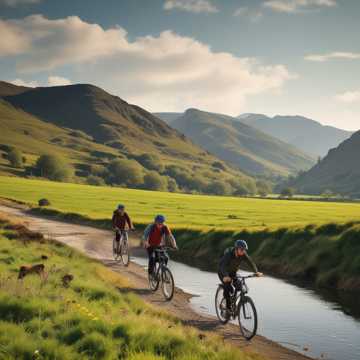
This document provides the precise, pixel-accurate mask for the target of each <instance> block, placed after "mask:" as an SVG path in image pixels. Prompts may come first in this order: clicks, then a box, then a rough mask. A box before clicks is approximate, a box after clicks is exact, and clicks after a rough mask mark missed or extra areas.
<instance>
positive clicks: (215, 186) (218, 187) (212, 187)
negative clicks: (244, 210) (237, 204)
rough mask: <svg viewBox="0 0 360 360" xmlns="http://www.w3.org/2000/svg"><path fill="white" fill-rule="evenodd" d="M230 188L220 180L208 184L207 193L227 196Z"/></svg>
mask: <svg viewBox="0 0 360 360" xmlns="http://www.w3.org/2000/svg"><path fill="white" fill-rule="evenodd" d="M231 190H232V188H231V186H230V185H229V184H228V183H226V182H224V181H220V180H216V181H214V182H212V183H210V184H209V186H208V192H209V193H210V194H215V195H229V194H230V193H231Z"/></svg>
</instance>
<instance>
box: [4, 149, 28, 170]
mask: <svg viewBox="0 0 360 360" xmlns="http://www.w3.org/2000/svg"><path fill="white" fill-rule="evenodd" d="M7 158H8V160H9V162H10V164H11V166H13V167H17V168H21V167H23V165H24V159H23V154H22V152H21V151H20V150H18V149H16V148H12V149H11V150H10V151H9V152H8V154H7Z"/></svg>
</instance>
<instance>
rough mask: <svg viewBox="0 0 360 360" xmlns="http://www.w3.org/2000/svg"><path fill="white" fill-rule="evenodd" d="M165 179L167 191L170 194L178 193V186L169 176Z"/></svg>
mask: <svg viewBox="0 0 360 360" xmlns="http://www.w3.org/2000/svg"><path fill="white" fill-rule="evenodd" d="M166 178H167V183H168V190H169V191H170V192H178V191H179V186H178V184H177V182H176V180H175V179H173V178H172V177H170V176H167V177H166Z"/></svg>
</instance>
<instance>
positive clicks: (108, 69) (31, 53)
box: [0, 15, 293, 114]
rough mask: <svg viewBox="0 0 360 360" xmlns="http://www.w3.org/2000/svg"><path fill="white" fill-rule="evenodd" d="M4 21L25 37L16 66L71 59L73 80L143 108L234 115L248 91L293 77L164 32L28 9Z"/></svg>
mask: <svg viewBox="0 0 360 360" xmlns="http://www.w3.org/2000/svg"><path fill="white" fill-rule="evenodd" d="M4 23H5V25H6V24H7V25H9V26H10V27H12V28H15V29H16V30H17V32H18V33H19V34H22V33H26V34H27V36H28V38H27V41H28V43H29V45H28V47H27V48H26V50H24V51H23V53H22V54H21V56H20V57H17V58H15V61H16V62H17V68H18V71H19V72H38V71H49V70H53V69H55V68H58V67H62V66H65V65H66V66H69V65H73V69H72V71H73V74H74V75H73V76H74V78H76V80H77V81H81V82H87V83H95V84H97V85H99V86H102V87H104V88H106V89H107V90H108V91H110V92H112V93H115V94H118V95H119V96H121V97H123V98H125V99H126V100H129V101H131V102H133V103H137V104H139V105H141V106H144V107H145V108H147V109H149V110H169V111H170V110H183V109H184V108H186V107H190V106H194V107H199V108H202V109H207V110H209V111H219V112H225V113H231V114H238V113H240V112H241V110H242V106H243V103H244V102H245V101H246V98H247V97H248V96H252V95H256V94H260V93H264V92H277V91H279V89H281V88H282V87H283V85H284V84H285V83H286V82H287V81H288V80H289V79H292V78H293V75H292V74H290V72H289V71H288V69H287V68H286V67H285V66H283V65H269V66H267V65H264V64H261V63H259V62H258V61H257V60H256V59H249V58H239V57H236V56H234V55H232V54H231V53H226V52H214V51H213V50H212V49H211V48H210V47H209V46H207V45H206V44H204V43H201V42H199V41H197V40H195V39H192V38H190V37H183V36H180V35H177V34H175V33H173V32H172V31H164V32H163V33H161V34H160V35H159V36H157V37H154V36H144V37H139V38H137V39H135V40H134V41H129V40H128V38H127V33H126V31H125V30H124V29H122V28H120V27H116V28H111V29H107V30H105V29H103V28H102V27H101V26H99V25H97V24H89V23H86V22H84V21H82V20H81V19H80V18H78V17H69V18H65V19H58V20H48V19H46V18H44V17H43V16H40V15H36V16H30V17H27V18H25V19H22V20H9V21H5V22H4ZM1 41H2V39H1V38H0V46H1ZM78 65H79V66H78Z"/></svg>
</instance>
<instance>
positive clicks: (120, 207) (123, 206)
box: [117, 204, 125, 210]
mask: <svg viewBox="0 0 360 360" xmlns="http://www.w3.org/2000/svg"><path fill="white" fill-rule="evenodd" d="M117 208H118V210H124V209H125V205H123V204H119V205H118V207H117Z"/></svg>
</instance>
